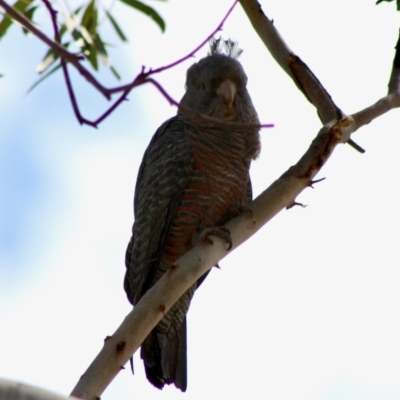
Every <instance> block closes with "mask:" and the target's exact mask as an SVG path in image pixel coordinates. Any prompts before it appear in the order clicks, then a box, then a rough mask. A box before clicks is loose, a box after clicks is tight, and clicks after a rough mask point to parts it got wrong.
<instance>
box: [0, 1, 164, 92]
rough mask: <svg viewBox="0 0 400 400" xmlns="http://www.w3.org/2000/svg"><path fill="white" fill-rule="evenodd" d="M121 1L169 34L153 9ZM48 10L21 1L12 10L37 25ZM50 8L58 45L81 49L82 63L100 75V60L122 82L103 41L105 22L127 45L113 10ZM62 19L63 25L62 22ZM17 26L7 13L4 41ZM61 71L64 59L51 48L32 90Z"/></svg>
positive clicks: (0, 25) (92, 5) (1, 28)
mask: <svg viewBox="0 0 400 400" xmlns="http://www.w3.org/2000/svg"><path fill="white" fill-rule="evenodd" d="M119 1H120V2H121V3H122V4H124V5H127V6H129V7H130V8H133V9H134V10H135V11H138V12H141V13H143V14H145V15H146V16H148V17H149V18H151V19H152V20H153V21H154V22H155V23H156V24H157V25H158V26H159V28H160V29H161V31H162V32H164V31H165V22H164V20H163V18H162V17H161V16H160V14H159V13H158V12H157V11H156V10H155V9H154V8H153V7H151V6H149V5H147V4H145V3H143V2H141V1H139V0H119ZM162 1H164V0H162ZM113 5H114V4H113ZM44 6H46V1H40V0H17V1H16V2H15V3H14V4H13V6H12V7H13V9H14V10H16V11H18V12H19V13H21V14H22V15H23V16H24V17H25V18H26V19H27V20H28V21H29V22H30V23H32V24H33V25H35V23H34V20H33V19H34V16H35V12H36V10H37V9H38V8H40V7H44ZM47 8H49V9H52V10H54V11H55V12H54V18H53V19H54V21H53V22H54V23H55V24H56V29H55V30H56V32H54V40H55V41H56V42H59V43H60V44H62V46H63V47H64V48H65V49H70V47H72V46H74V47H75V48H76V49H77V53H75V54H77V55H78V56H80V57H82V59H85V60H87V61H88V62H89V64H90V66H91V67H92V68H93V69H94V70H95V71H98V69H99V60H100V61H101V62H102V63H103V64H104V65H105V66H106V67H107V68H109V69H110V70H111V72H112V73H113V74H114V76H115V77H116V78H117V79H120V75H119V74H118V72H117V70H116V69H115V68H114V66H113V65H112V63H111V60H110V58H109V55H108V53H107V47H108V46H109V44H108V43H107V41H105V40H103V38H102V36H101V34H100V26H101V22H102V21H103V20H108V22H109V23H110V24H111V26H112V27H113V29H114V30H115V32H116V34H117V36H118V38H119V39H120V40H121V41H122V42H127V37H126V35H125V33H124V31H123V29H122V28H121V26H120V24H119V23H118V22H117V20H116V18H115V17H114V16H113V15H112V6H111V7H109V8H108V9H107V8H106V7H104V6H103V5H102V4H101V3H100V1H99V0H90V1H89V2H88V3H87V4H86V3H84V4H80V5H79V6H78V7H76V8H75V9H74V10H73V11H72V12H70V13H68V12H66V11H65V9H64V8H62V7H58V8H57V2H54V3H52V4H51V5H50V3H48V7H47ZM60 16H61V18H60ZM60 19H61V20H62V21H59V20H60ZM13 22H14V20H13V19H12V18H11V17H10V15H9V14H8V13H7V12H5V13H3V18H2V20H1V21H0V39H2V38H4V37H5V36H6V34H7V32H8V29H9V28H10V27H11V25H13ZM22 29H23V32H24V33H25V34H27V33H29V30H28V29H27V28H26V27H24V26H23V27H22ZM49 36H50V35H49ZM60 67H61V60H60V55H59V54H58V53H57V52H55V51H54V49H53V48H49V50H48V51H47V52H46V54H45V55H44V57H43V59H42V61H41V62H40V64H39V65H38V67H37V71H38V73H39V74H43V76H42V78H41V79H39V80H38V81H37V82H36V83H35V84H34V85H33V86H32V87H31V89H30V90H32V89H33V88H34V87H36V86H37V84H39V83H40V82H42V81H43V80H44V79H46V78H47V77H48V76H50V75H51V74H53V73H54V72H55V71H57V70H58V69H60Z"/></svg>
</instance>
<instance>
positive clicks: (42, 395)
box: [0, 378, 78, 400]
mask: <svg viewBox="0 0 400 400" xmlns="http://www.w3.org/2000/svg"><path fill="white" fill-rule="evenodd" d="M11 399H13V400H73V398H72V397H68V398H67V397H65V396H61V395H59V394H56V393H53V392H49V391H47V390H44V389H41V388H38V387H35V386H31V385H27V384H24V383H19V382H13V381H10V380H7V379H2V378H0V400H11ZM76 400H78V399H76Z"/></svg>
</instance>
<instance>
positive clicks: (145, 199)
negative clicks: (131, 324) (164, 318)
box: [124, 117, 193, 304]
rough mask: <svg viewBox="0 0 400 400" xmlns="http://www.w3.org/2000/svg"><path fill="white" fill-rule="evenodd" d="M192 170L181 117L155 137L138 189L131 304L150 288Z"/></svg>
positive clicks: (130, 252)
mask: <svg viewBox="0 0 400 400" xmlns="http://www.w3.org/2000/svg"><path fill="white" fill-rule="evenodd" d="M192 170H193V154H192V150H191V147H190V144H189V142H188V141H187V139H186V137H185V131H184V125H183V123H182V122H181V121H180V119H179V117H174V118H171V119H169V120H167V121H166V122H165V123H164V124H163V125H161V126H160V128H158V130H157V132H156V133H155V135H154V136H153V138H152V140H151V142H150V144H149V146H148V148H147V150H146V152H145V154H144V157H143V160H142V164H141V166H140V169H139V173H138V178H137V182H136V188H135V198H134V209H135V222H134V224H133V228H132V238H131V240H130V242H129V244H128V249H127V252H126V268H127V271H126V275H125V282H124V287H125V291H126V293H127V295H128V298H129V300H130V302H131V303H132V304H136V303H137V302H138V301H139V299H140V298H141V296H142V295H143V294H144V292H146V290H147V289H148V288H149V286H150V284H151V282H152V280H153V277H154V274H155V273H156V270H157V267H158V264H159V262H160V258H161V256H162V253H163V248H164V246H165V243H166V239H167V236H168V233H169V230H170V228H171V224H172V221H173V218H174V215H175V210H176V207H177V206H178V203H179V200H180V198H181V196H182V192H183V189H184V188H185V186H186V184H187V182H188V181H189V179H190V176H191V173H192Z"/></svg>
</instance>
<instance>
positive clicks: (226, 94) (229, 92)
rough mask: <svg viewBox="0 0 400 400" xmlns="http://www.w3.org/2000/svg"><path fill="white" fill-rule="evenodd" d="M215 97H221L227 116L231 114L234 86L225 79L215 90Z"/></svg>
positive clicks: (234, 93) (234, 94) (234, 92)
mask: <svg viewBox="0 0 400 400" xmlns="http://www.w3.org/2000/svg"><path fill="white" fill-rule="evenodd" d="M217 95H218V96H221V97H222V98H223V100H224V103H225V105H226V107H227V114H231V113H232V111H233V110H232V108H233V102H234V100H235V96H236V85H235V84H234V83H233V82H232V81H231V80H230V79H225V80H224V81H223V82H222V83H221V84H220V85H219V88H218V89H217Z"/></svg>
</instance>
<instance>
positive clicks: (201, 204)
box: [124, 42, 260, 391]
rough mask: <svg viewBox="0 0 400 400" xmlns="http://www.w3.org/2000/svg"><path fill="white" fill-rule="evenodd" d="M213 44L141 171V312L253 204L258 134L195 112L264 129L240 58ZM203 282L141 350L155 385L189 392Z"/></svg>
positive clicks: (136, 278) (132, 283) (135, 282)
mask: <svg viewBox="0 0 400 400" xmlns="http://www.w3.org/2000/svg"><path fill="white" fill-rule="evenodd" d="M232 43H233V42H229V43H228V44H226V46H228V47H230V48H231V50H232V52H230V53H228V55H224V54H222V53H221V52H219V51H217V48H218V46H219V45H215V44H214V47H213V45H211V50H212V52H211V55H209V56H208V57H205V58H203V59H202V60H200V61H199V62H198V63H197V64H194V65H193V66H192V67H190V68H189V70H188V73H187V81H186V93H185V95H184V97H183V98H182V101H181V105H182V107H181V108H180V110H179V111H178V115H177V116H175V117H173V118H171V119H169V120H168V121H166V122H165V123H164V124H163V125H161V127H160V128H159V129H158V130H157V132H156V134H155V135H154V137H153V139H152V140H151V142H150V144H149V146H148V148H147V150H146V152H145V155H144V157H143V161H142V164H141V166H140V169H139V174H138V179H137V183H136V190H135V198H134V209H135V211H134V213H135V222H134V225H133V228H132V238H131V241H130V242H129V245H128V249H127V253H126V267H127V271H126V276H125V281H124V287H125V291H126V293H127V295H128V298H129V301H130V302H131V303H132V304H133V305H135V304H137V302H138V301H139V300H140V298H141V297H142V296H143V294H144V293H145V292H146V291H147V290H148V289H149V288H150V287H151V286H152V285H154V283H155V282H157V281H158V279H160V277H161V276H162V275H163V274H164V273H165V271H166V270H167V269H168V268H169V266H170V265H171V264H173V263H174V261H176V260H177V259H178V258H180V257H181V256H182V255H183V254H185V253H186V252H187V251H189V250H190V249H191V248H192V247H193V245H194V244H195V239H196V237H198V235H199V234H200V233H201V232H202V231H203V230H204V229H206V228H214V227H219V226H222V225H224V224H225V223H226V222H227V221H229V220H230V219H231V218H232V217H234V216H235V215H237V214H238V213H239V211H240V208H241V207H242V206H243V205H244V204H245V203H246V202H248V201H250V200H251V183H250V178H249V167H250V162H251V160H252V159H254V158H256V157H257V155H258V153H259V150H260V142H259V135H258V129H257V128H253V129H248V130H245V131H244V130H243V129H237V130H235V129H232V128H230V127H221V126H218V127H217V126H214V127H213V126H211V124H210V122H207V123H204V121H203V122H201V121H199V120H197V119H196V118H195V117H193V115H192V114H190V115H189V114H187V113H186V112H185V110H187V109H190V110H192V111H195V112H197V113H203V114H204V115H206V116H210V117H213V118H218V119H220V120H226V121H230V122H243V123H247V124H249V123H252V124H258V117H257V113H256V111H255V109H254V107H253V104H252V102H251V99H250V96H249V94H248V92H247V89H246V83H247V77H246V75H245V73H244V71H243V68H242V66H241V65H240V63H239V62H238V61H237V60H236V59H235V58H234V56H233V55H234V54H236V55H237V54H238V51H237V49H236V46H235V45H233V44H232ZM204 278H205V276H203V277H202V278H201V279H200V280H199V281H198V282H197V284H195V285H193V286H192V287H191V288H190V289H189V290H188V291H187V292H186V293H185V294H184V295H183V296H182V297H181V298H180V299H179V300H178V301H177V302H176V303H175V304H174V305H173V307H172V308H171V309H170V310H169V312H168V313H167V314H166V315H165V316H164V318H163V319H162V320H161V321H160V323H159V324H158V325H157V326H156V328H155V329H154V330H153V331H152V332H151V333H150V335H149V336H148V337H147V338H146V340H145V341H144V342H143V344H142V348H141V357H142V359H143V360H144V364H145V369H146V375H147V378H148V379H149V381H150V382H151V383H152V384H153V385H155V386H156V387H158V388H162V387H163V386H164V384H170V383H174V384H175V386H176V387H178V388H179V389H181V390H182V391H185V390H186V386H187V372H186V313H187V311H188V308H189V305H190V301H191V299H192V297H193V295H194V292H195V290H196V289H197V288H198V286H199V285H200V284H201V282H202V281H203V280H204Z"/></svg>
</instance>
